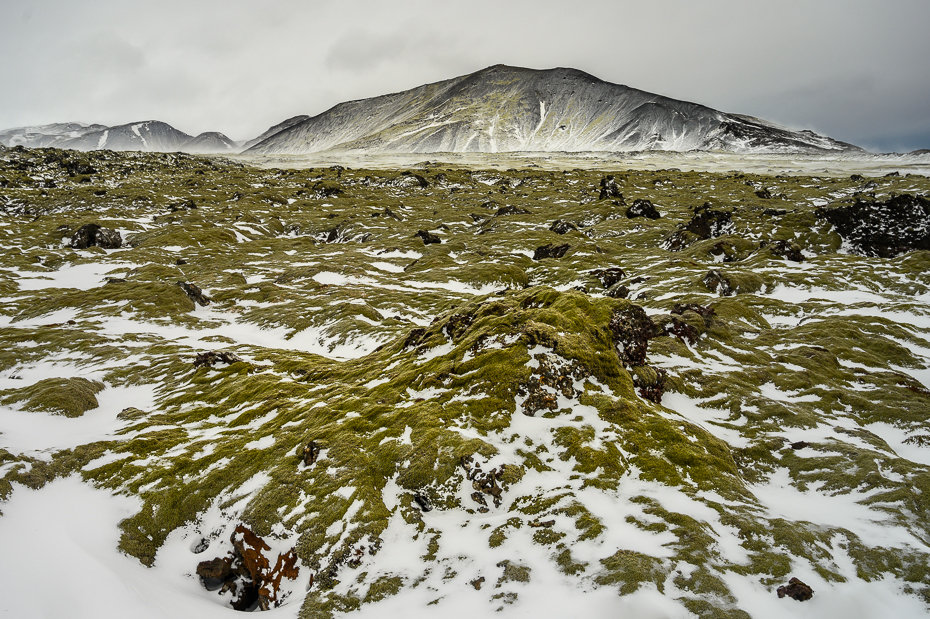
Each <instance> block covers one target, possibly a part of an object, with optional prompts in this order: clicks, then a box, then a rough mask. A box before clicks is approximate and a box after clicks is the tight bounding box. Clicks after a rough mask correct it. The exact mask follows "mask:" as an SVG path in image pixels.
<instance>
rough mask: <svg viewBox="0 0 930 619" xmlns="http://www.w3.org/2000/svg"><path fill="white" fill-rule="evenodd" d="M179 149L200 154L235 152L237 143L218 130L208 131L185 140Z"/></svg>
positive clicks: (237, 148) (237, 147)
mask: <svg viewBox="0 0 930 619" xmlns="http://www.w3.org/2000/svg"><path fill="white" fill-rule="evenodd" d="M181 150H182V151H184V152H185V153H200V154H221V153H235V152H238V150H239V144H237V143H236V142H234V141H232V140H230V139H229V138H228V137H226V136H225V135H223V134H222V133H219V132H218V131H208V132H206V133H201V134H200V135H198V136H197V137H195V138H191V139H190V140H188V141H187V142H185V143H184V144H183V146H182V147H181Z"/></svg>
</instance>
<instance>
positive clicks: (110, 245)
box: [68, 224, 123, 249]
mask: <svg viewBox="0 0 930 619" xmlns="http://www.w3.org/2000/svg"><path fill="white" fill-rule="evenodd" d="M68 246H69V247H71V248H72V249H87V248H88V247H100V248H102V249H119V248H120V247H122V246H123V237H122V236H121V235H120V233H119V231H118V230H113V229H111V228H103V227H101V226H100V224H84V225H83V226H81V227H80V228H79V229H78V231H77V232H75V233H74V235H73V236H72V237H71V242H70V243H69V244H68Z"/></svg>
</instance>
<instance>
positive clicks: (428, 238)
mask: <svg viewBox="0 0 930 619" xmlns="http://www.w3.org/2000/svg"><path fill="white" fill-rule="evenodd" d="M415 236H418V237H420V238H421V239H423V244H424V245H429V244H430V243H442V239H440V238H439V237H438V236H436V235H435V234H433V233H431V232H429V231H427V230H418V231H417V233H416V235H415Z"/></svg>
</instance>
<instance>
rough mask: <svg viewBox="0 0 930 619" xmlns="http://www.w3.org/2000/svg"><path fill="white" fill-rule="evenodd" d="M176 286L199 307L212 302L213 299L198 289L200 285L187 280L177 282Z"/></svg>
mask: <svg viewBox="0 0 930 619" xmlns="http://www.w3.org/2000/svg"><path fill="white" fill-rule="evenodd" d="M178 286H180V287H181V290H183V291H184V293H185V294H186V295H187V296H188V297H189V298H190V300H191V301H193V302H194V303H196V304H197V305H199V306H201V307H206V306H208V305H210V303H212V302H213V299H211V298H210V297H208V296H207V295H206V294H204V292H203V290H201V289H200V286H197V285H196V284H191V283H189V282H178Z"/></svg>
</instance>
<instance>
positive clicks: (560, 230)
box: [549, 219, 578, 234]
mask: <svg viewBox="0 0 930 619" xmlns="http://www.w3.org/2000/svg"><path fill="white" fill-rule="evenodd" d="M577 229H578V228H576V227H575V224H573V223H570V222H567V221H562V220H561V219H556V220H555V221H554V222H553V224H552V225H551V226H549V230H551V231H552V232H555V233H556V234H566V233H568V232H571V231H572V230H577Z"/></svg>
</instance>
